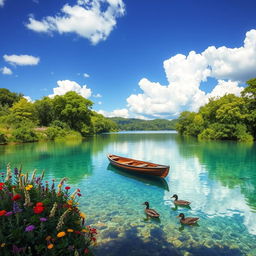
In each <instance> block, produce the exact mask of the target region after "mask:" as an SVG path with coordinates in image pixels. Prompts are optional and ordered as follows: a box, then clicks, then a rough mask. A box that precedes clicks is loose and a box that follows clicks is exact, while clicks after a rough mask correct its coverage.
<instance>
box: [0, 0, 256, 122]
mask: <svg viewBox="0 0 256 256" xmlns="http://www.w3.org/2000/svg"><path fill="white" fill-rule="evenodd" d="M255 10H256V1H255V0H136V1H135V0H69V1H67V0H62V1H57V0H0V24H1V26H0V88H7V89H9V90H10V91H12V92H19V93H23V94H24V95H25V96H26V97H27V99H28V100H32V101H35V100H38V99H41V98H43V97H44V96H49V97H54V96H55V95H63V94H65V93H66V92H68V91H76V92H77V93H78V94H80V95H81V96H83V97H85V98H87V99H89V100H91V101H92V102H93V103H94V104H93V110H95V111H97V112H99V113H101V114H103V115H105V116H107V117H111V116H120V117H127V118H128V117H129V118H141V119H155V118H166V119H174V118H177V117H178V116H179V114H180V112H182V111H185V110H188V111H198V109H199V107H200V106H202V105H204V104H206V103H207V102H208V100H209V98H211V97H221V96H223V95H225V94H227V93H233V94H235V95H238V96H239V95H240V92H241V90H242V89H243V88H244V86H246V81H247V80H249V79H251V78H255V77H256V17H255Z"/></svg>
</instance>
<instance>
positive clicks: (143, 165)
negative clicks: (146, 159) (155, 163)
mask: <svg viewBox="0 0 256 256" xmlns="http://www.w3.org/2000/svg"><path fill="white" fill-rule="evenodd" d="M136 166H137V167H146V166H148V165H147V164H138V165H136Z"/></svg>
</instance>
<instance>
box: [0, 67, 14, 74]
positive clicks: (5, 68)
mask: <svg viewBox="0 0 256 256" xmlns="http://www.w3.org/2000/svg"><path fill="white" fill-rule="evenodd" d="M0 71H1V72H2V74H3V75H11V74H12V70H11V69H9V68H7V67H3V68H1V69H0Z"/></svg>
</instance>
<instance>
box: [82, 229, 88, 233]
mask: <svg viewBox="0 0 256 256" xmlns="http://www.w3.org/2000/svg"><path fill="white" fill-rule="evenodd" d="M81 231H82V232H84V233H86V232H89V230H88V229H82V230H81Z"/></svg>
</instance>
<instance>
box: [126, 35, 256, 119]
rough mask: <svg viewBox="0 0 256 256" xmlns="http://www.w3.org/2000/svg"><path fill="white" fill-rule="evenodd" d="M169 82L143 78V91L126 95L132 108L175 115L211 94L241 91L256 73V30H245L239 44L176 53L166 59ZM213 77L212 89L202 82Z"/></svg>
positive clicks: (153, 114) (138, 111)
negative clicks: (208, 90) (202, 85)
mask: <svg viewBox="0 0 256 256" xmlns="http://www.w3.org/2000/svg"><path fill="white" fill-rule="evenodd" d="M163 66H164V70H165V73H166V77H167V81H168V85H161V84H160V83H157V82H151V81H149V80H148V79H147V78H142V79H141V80H140V82H139V87H140V89H141V90H142V93H139V94H132V95H130V96H129V97H128V98H127V103H128V108H129V110H130V111H131V112H133V113H135V114H139V115H143V116H144V115H148V116H151V117H161V116H162V117H166V115H168V116H169V117H173V116H175V115H177V114H178V113H180V112H181V111H183V110H190V111H197V110H198V108H199V107H200V106H202V105H204V104H206V103H207V102H208V100H209V98H210V97H216V96H223V95H225V94H227V93H234V94H236V95H239V94H240V92H241V90H242V89H243V87H239V85H240V84H241V83H242V82H244V81H246V80H247V79H250V78H253V77H255V76H256V30H250V31H249V32H247V33H246V38H245V40H244V45H243V46H242V47H240V48H227V47H220V48H216V47H214V46H211V47H208V48H207V49H206V50H205V51H203V52H202V53H196V52H194V51H191V52H190V53H189V54H188V56H185V55H182V54H177V55H175V56H173V57H171V58H170V59H168V60H165V61H164V63H163ZM209 77H212V78H215V79H216V80H217V82H218V83H217V84H216V86H215V87H214V88H213V90H212V91H211V92H209V93H206V92H205V91H203V90H201V89H200V86H201V83H202V82H205V81H207V78H209Z"/></svg>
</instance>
